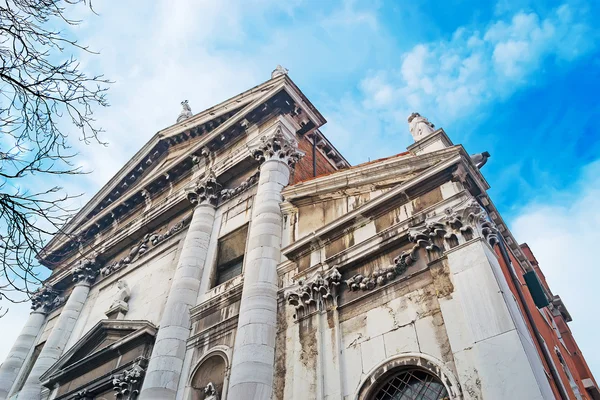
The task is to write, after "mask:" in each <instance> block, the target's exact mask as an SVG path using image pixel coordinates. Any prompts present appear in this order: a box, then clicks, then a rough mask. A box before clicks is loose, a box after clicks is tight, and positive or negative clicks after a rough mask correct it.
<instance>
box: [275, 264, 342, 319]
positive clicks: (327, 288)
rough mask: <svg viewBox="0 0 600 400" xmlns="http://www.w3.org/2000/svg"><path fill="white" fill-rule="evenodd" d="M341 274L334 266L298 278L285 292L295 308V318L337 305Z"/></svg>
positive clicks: (288, 300)
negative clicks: (310, 275)
mask: <svg viewBox="0 0 600 400" xmlns="http://www.w3.org/2000/svg"><path fill="white" fill-rule="evenodd" d="M341 279H342V274H340V272H339V271H338V269H337V268H336V267H333V268H330V269H329V270H327V271H325V272H320V271H319V272H317V273H316V274H315V275H313V276H312V277H311V278H310V279H308V280H306V281H304V280H300V281H299V282H298V284H297V285H296V286H294V287H292V288H291V289H290V290H289V291H288V292H287V294H286V300H287V302H288V304H291V305H292V306H294V307H295V308H296V314H295V317H296V318H302V317H304V316H305V315H307V314H309V313H311V312H314V311H317V310H325V309H327V308H329V307H333V306H335V305H337V298H338V287H339V286H340V283H341Z"/></svg>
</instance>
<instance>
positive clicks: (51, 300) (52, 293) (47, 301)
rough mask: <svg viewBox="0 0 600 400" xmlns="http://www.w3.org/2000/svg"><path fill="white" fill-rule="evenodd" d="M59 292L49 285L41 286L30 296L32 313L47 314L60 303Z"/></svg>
mask: <svg viewBox="0 0 600 400" xmlns="http://www.w3.org/2000/svg"><path fill="white" fill-rule="evenodd" d="M59 294H60V292H59V291H58V290H55V289H53V288H52V286H50V285H43V286H42V287H41V288H39V289H38V290H37V291H36V292H35V293H34V294H32V295H31V309H32V310H33V311H40V312H48V311H50V310H52V309H53V308H55V307H56V306H58V305H59V304H60V303H61V302H62V300H63V299H62V297H60V296H59Z"/></svg>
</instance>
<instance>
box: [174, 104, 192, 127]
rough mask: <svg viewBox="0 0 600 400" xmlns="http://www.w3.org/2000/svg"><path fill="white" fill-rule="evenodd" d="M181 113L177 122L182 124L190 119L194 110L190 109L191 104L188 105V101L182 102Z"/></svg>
mask: <svg viewBox="0 0 600 400" xmlns="http://www.w3.org/2000/svg"><path fill="white" fill-rule="evenodd" d="M181 107H182V110H181V113H180V114H179V117H177V122H181V121H183V120H186V119H188V118H190V117H191V116H192V115H194V114H192V109H191V108H190V104H189V103H188V101H187V100H184V101H182V102H181Z"/></svg>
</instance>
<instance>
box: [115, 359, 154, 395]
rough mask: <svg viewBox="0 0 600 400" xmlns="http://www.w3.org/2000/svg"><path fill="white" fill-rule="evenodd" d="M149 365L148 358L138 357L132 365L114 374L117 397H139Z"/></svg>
mask: <svg viewBox="0 0 600 400" xmlns="http://www.w3.org/2000/svg"><path fill="white" fill-rule="evenodd" d="M147 366H148V359H147V358H145V357H138V358H136V360H135V362H134V363H133V365H132V366H131V367H129V368H127V369H126V370H125V371H123V372H121V373H120V374H116V375H113V376H112V384H113V387H114V391H115V397H116V398H117V399H123V400H133V399H136V398H137V397H138V395H139V393H140V389H141V387H142V381H143V379H144V374H145V373H146V367H147Z"/></svg>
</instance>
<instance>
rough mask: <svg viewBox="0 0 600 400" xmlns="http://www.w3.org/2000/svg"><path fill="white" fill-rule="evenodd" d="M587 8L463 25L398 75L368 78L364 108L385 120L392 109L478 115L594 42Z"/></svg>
mask: <svg viewBox="0 0 600 400" xmlns="http://www.w3.org/2000/svg"><path fill="white" fill-rule="evenodd" d="M580 21H585V17H584V16H583V11H581V10H579V9H577V10H575V9H574V8H573V7H571V6H569V5H567V4H564V5H562V6H560V7H558V8H557V9H554V10H553V11H552V12H551V13H550V14H548V15H547V16H544V17H542V16H540V15H538V14H536V13H533V12H528V13H527V12H518V13H516V14H514V15H513V16H512V18H510V19H508V20H498V21H493V22H491V23H490V24H489V25H488V27H487V29H485V31H484V32H479V31H477V30H471V29H468V28H466V27H460V28H458V29H457V30H456V31H455V32H454V34H453V35H452V37H451V38H450V39H449V40H442V41H436V42H430V43H421V44H418V45H416V46H414V47H413V48H412V49H411V50H410V51H408V52H406V53H404V54H403V55H402V57H401V63H400V65H399V67H398V68H397V69H396V70H394V71H377V72H373V73H371V75H369V76H367V77H366V78H365V79H364V80H363V82H362V84H361V85H360V88H361V90H362V92H363V95H364V102H363V104H364V105H365V106H366V107H368V108H369V109H373V110H376V111H380V112H381V117H382V118H388V119H389V115H390V113H389V112H390V110H396V111H402V113H401V115H402V119H404V116H405V115H407V114H408V113H410V111H415V110H418V111H420V112H422V113H423V114H425V115H430V116H438V117H440V116H441V117H443V118H441V119H443V120H444V121H445V122H449V121H450V120H453V119H456V118H459V117H461V116H464V115H467V114H471V113H475V112H476V111H477V109H478V108H479V107H480V106H481V105H482V104H484V103H487V102H490V101H492V100H497V99H502V98H504V97H506V96H509V95H511V94H512V93H514V92H515V91H517V90H518V89H519V88H520V87H522V86H525V85H528V84H530V83H534V82H535V81H536V74H538V73H539V72H540V71H543V69H542V68H541V67H542V66H543V64H544V63H545V62H546V61H548V60H553V61H555V62H558V63H560V62H563V61H571V60H573V59H575V58H577V57H579V56H581V55H583V54H585V53H586V52H588V51H589V50H590V49H591V47H592V46H593V45H594V37H593V35H591V33H590V28H589V26H588V25H587V24H586V23H585V22H580Z"/></svg>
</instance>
